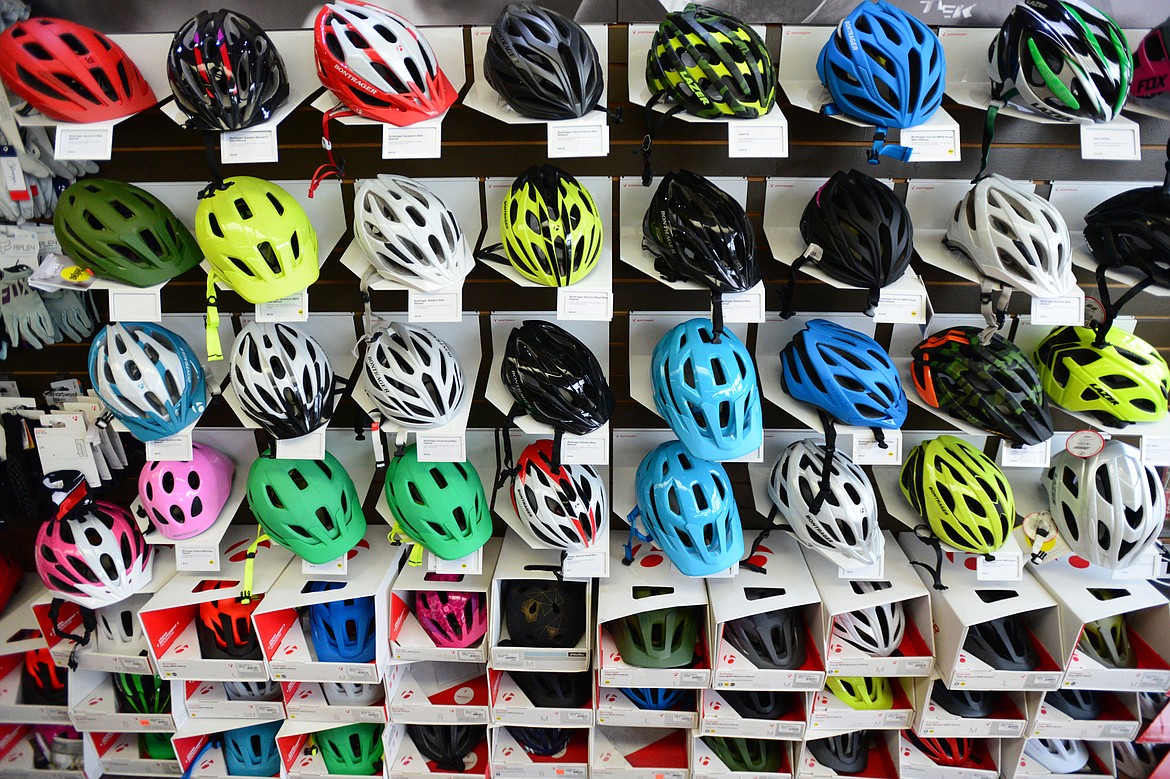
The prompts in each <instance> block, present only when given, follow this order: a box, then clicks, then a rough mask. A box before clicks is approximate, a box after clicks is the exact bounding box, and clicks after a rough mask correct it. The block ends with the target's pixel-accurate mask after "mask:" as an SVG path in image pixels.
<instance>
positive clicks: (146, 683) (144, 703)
mask: <svg viewBox="0 0 1170 779" xmlns="http://www.w3.org/2000/svg"><path fill="white" fill-rule="evenodd" d="M113 679H114V695H115V696H116V697H117V699H118V708H119V709H120V710H121V711H123V712H125V713H128V714H170V712H171V683H170V682H164V681H163V680H162V679H160V678H159V677H157V676H154V675H152V674H142V675H139V674H117V673H116V674H114V676H113Z"/></svg>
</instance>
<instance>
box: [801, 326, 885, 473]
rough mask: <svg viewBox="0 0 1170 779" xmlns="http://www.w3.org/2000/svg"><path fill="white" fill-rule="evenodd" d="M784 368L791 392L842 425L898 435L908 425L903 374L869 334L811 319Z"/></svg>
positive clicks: (802, 331)
mask: <svg viewBox="0 0 1170 779" xmlns="http://www.w3.org/2000/svg"><path fill="white" fill-rule="evenodd" d="M780 368H781V373H780V381H781V386H783V388H784V391H785V392H787V393H788V394H789V395H791V396H792V397H793V398H795V399H796V400H799V401H801V402H802V403H808V404H809V405H812V406H815V407H816V408H819V409H821V410H822V411H824V412H825V413H827V414H828V415H829V416H831V417H833V418H834V419H836V420H837V421H838V422H841V423H842V424H846V425H857V426H859V427H869V428H875V429H878V428H884V429H887V430H893V429H897V428H899V427H901V426H902V423H903V422H905V421H906V410H907V404H906V392H905V391H904V390H903V389H902V384H901V382H900V380H899V378H898V370H897V368H895V367H894V362H893V360H891V359H890V356H889V355H888V354H887V353H886V350H885V349H883V348H882V347H881V345H880V344H878V342H877V341H875V340H873V339H872V338H870V337H869V336H867V335H865V334H864V333H859V332H857V331H856V330H850V329H849V328H848V327H844V326H842V325H839V324H837V323H836V322H830V321H829V320H827V319H810V320H809V321H808V322H807V323H806V324H805V326H804V329H803V330H801V331H799V332H798V333H797V334H796V335H795V336H793V338H792V340H791V341H789V342H788V344H787V345H786V346H785V347H784V349H783V350H782V351H781V352H780ZM814 494H815V493H814Z"/></svg>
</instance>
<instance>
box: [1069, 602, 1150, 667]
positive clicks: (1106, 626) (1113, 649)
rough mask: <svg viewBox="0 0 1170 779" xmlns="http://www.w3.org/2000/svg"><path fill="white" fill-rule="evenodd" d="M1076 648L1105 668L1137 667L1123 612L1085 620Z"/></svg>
mask: <svg viewBox="0 0 1170 779" xmlns="http://www.w3.org/2000/svg"><path fill="white" fill-rule="evenodd" d="M1077 649H1079V650H1080V651H1081V652H1084V653H1085V654H1086V655H1088V656H1089V657H1091V658H1093V659H1094V660H1096V661H1097V662H1099V663H1100V664H1101V665H1103V666H1105V667H1107V668H1136V667H1137V657H1136V656H1135V655H1134V653H1133V647H1132V646H1131V645H1130V643H1129V628H1128V627H1127V626H1126V624H1125V615H1124V614H1114V615H1113V616H1111V617H1102V618H1101V619H1097V620H1093V621H1092V622H1086V623H1085V627H1084V628H1083V629H1082V630H1081V637H1080V638H1079V639H1077Z"/></svg>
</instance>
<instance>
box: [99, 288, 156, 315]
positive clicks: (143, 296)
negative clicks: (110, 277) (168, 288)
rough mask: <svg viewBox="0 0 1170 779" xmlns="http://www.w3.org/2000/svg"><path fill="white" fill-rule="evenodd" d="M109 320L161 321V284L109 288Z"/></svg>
mask: <svg viewBox="0 0 1170 779" xmlns="http://www.w3.org/2000/svg"><path fill="white" fill-rule="evenodd" d="M110 321H111V322H161V321H162V285H161V284H160V285H158V286H156V287H146V288H145V289H126V288H121V289H111V290H110Z"/></svg>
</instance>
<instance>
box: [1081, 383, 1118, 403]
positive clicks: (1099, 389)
mask: <svg viewBox="0 0 1170 779" xmlns="http://www.w3.org/2000/svg"><path fill="white" fill-rule="evenodd" d="M1089 389H1091V390H1093V392H1096V393H1097V397H1099V398H1101V400H1103V401H1105V402H1106V403H1108V404H1109V405H1111V406H1120V405H1121V403H1120V402H1119V401H1118V400H1117V398H1115V397H1113V396H1112V395H1110V394H1109V393H1108V392H1106V391H1105V390H1104V389H1103V388H1102V387H1101V385H1099V384H1097V383H1096V382H1090V383H1089Z"/></svg>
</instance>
